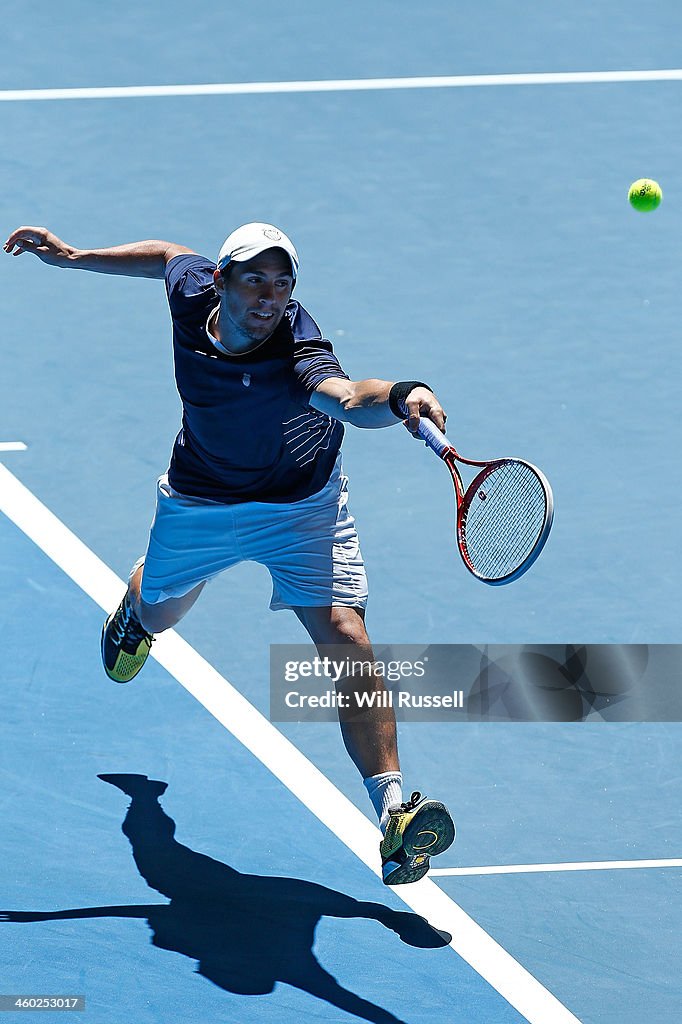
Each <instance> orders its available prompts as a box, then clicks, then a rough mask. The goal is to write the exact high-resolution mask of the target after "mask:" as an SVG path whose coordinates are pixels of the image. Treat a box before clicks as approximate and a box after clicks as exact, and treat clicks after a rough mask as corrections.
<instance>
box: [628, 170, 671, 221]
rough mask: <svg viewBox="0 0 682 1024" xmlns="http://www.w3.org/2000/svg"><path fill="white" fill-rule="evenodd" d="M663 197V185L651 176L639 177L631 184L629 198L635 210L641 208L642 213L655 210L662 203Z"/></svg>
mask: <svg viewBox="0 0 682 1024" xmlns="http://www.w3.org/2000/svg"><path fill="white" fill-rule="evenodd" d="M662 198H663V193H662V191H661V186H660V185H659V184H658V182H657V181H652V180H651V178H638V179H637V181H633V183H632V185H630V191H629V192H628V199H629V200H630V203H631V204H632V206H634V208H635V210H639V211H640V212H641V213H648V211H649V210H655V209H656V207H657V206H659V205H660V202H661V199H662Z"/></svg>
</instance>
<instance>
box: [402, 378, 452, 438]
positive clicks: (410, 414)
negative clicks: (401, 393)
mask: <svg viewBox="0 0 682 1024" xmlns="http://www.w3.org/2000/svg"><path fill="white" fill-rule="evenodd" d="M405 405H406V407H407V419H406V421H405V426H406V427H407V429H408V430H409V431H410V433H411V434H414V433H415V432H416V430H417V429H418V427H419V420H420V418H421V417H422V416H426V417H427V419H430V420H433V422H434V423H435V424H436V426H437V427H438V429H439V430H443V431H444V430H445V421H446V419H447V415H446V413H445V412H444V411H443V407H442V405H441V404H440V402H439V401H438V399H437V398H436V396H435V395H434V394H433V392H431V391H429V390H428V388H422V387H419V388H413V389H412V391H410V393H409V395H408V396H407V398H406V399H405Z"/></svg>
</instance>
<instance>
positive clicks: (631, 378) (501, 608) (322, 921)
mask: <svg viewBox="0 0 682 1024" xmlns="http://www.w3.org/2000/svg"><path fill="white" fill-rule="evenodd" d="M642 18H643V14H642V9H641V6H640V5H636V4H635V3H634V2H632V0H625V2H624V3H618V4H617V3H615V2H611V0H606V2H602V3H599V4H596V5H595V4H588V3H586V2H583V0H579V2H578V3H574V4H572V5H570V7H567V6H566V5H565V4H559V3H555V2H554V0H552V2H549V3H543V4H535V5H531V6H530V7H529V8H523V9H520V8H518V7H516V8H512V6H511V5H508V4H506V3H502V2H492V0H490V2H486V0H484V2H482V3H480V4H477V5H473V6H472V5H464V4H461V3H459V2H453V3H450V4H447V3H444V2H430V0H427V2H426V3H422V4H420V5H416V6H415V5H406V4H403V3H393V2H391V3H389V2H385V0H381V2H379V3H375V4H371V5H366V4H361V3H360V2H358V0H349V2H346V3H344V4H342V5H330V4H326V3H314V2H313V0H303V2H301V3H297V4H294V5H293V6H290V7H282V6H281V5H277V4H274V3H272V2H270V0H266V2H265V3H264V4H260V5H258V6H257V7H252V6H248V5H244V4H223V5H217V6H216V5H214V6H212V7H211V8H196V9H192V8H188V7H187V5H186V4H180V3H178V2H177V0H167V2H166V3H164V4H149V5H139V4H132V3H129V2H128V0H124V2H123V3H121V4H119V5H117V7H116V9H115V10H114V9H111V10H109V9H104V8H100V7H99V6H98V5H92V4H89V3H86V2H85V0H82V2H81V0H65V2H64V3H62V4H61V5H57V6H55V5H52V6H50V5H46V4H38V5H35V4H34V5H28V6H27V5H25V4H20V3H18V2H15V0H8V3H7V4H6V5H5V9H4V11H3V24H4V31H3V34H2V37H1V38H0V57H1V58H2V59H1V60H0V69H1V70H0V123H1V124H2V129H3V139H4V148H3V157H2V169H3V184H4V187H3V189H2V192H1V193H0V210H1V211H2V216H1V218H0V220H1V223H2V228H1V230H2V232H4V234H3V241H4V239H5V238H7V237H8V235H9V234H10V232H11V231H12V230H13V229H14V228H16V227H18V226H19V225H21V224H26V225H45V226H46V227H48V228H49V229H50V230H52V231H54V232H55V233H56V234H57V235H59V236H60V237H61V238H63V239H65V240H67V241H68V242H71V243H73V244H74V245H76V246H82V247H88V248H97V247H106V246H113V245H119V244H123V243H126V242H131V241H136V240H139V239H148V238H152V239H153V238H158V239H167V240H169V241H171V242H175V243H178V244H180V245H184V246H187V247H188V248H190V249H192V250H195V251H196V252H198V253H201V254H202V255H205V256H207V257H209V258H210V259H215V257H216V255H217V253H218V250H219V248H220V245H221V243H222V242H223V240H224V238H225V236H226V235H227V234H228V233H229V232H230V231H231V230H232V229H233V228H235V227H237V226H238V225H239V224H243V223H245V222H247V221H267V222H272V223H274V224H276V225H279V226H281V228H282V229H283V230H284V231H286V232H287V233H288V234H289V235H290V236H291V237H292V239H294V241H295V243H296V246H297V248H298V251H299V254H300V257H301V268H300V276H299V279H298V281H297V283H296V289H295V292H294V297H295V298H297V299H298V300H299V301H300V302H301V303H303V305H304V306H305V308H306V309H308V310H309V311H310V312H311V313H312V315H313V316H314V317H315V319H316V320H317V322H318V323H319V324H320V326H321V329H322V332H323V334H324V336H325V337H326V338H328V339H330V340H331V342H332V343H333V345H334V350H335V352H336V354H337V356H338V358H339V360H340V362H341V364H342V366H343V367H344V369H345V370H346V372H347V373H348V374H349V375H350V376H351V377H352V378H353V379H356V380H359V379H364V378H368V377H380V378H384V379H386V380H396V381H397V380H403V379H408V380H412V379H419V380H422V381H426V382H429V384H430V386H431V387H433V389H434V390H435V392H436V393H437V395H438V398H439V399H440V401H441V402H442V404H443V406H444V408H445V409H446V411H447V413H448V425H447V428H448V429H447V432H448V437H449V438H450V439H451V441H452V443H453V444H455V445H456V446H457V448H458V450H459V451H460V452H461V454H462V455H464V456H468V457H472V458H474V459H476V458H481V459H490V458H495V457H498V456H507V455H512V456H520V457H523V458H525V459H528V460H530V461H531V462H532V463H534V464H536V465H537V466H539V467H541V469H542V471H543V472H544V473H545V474H546V476H547V478H548V479H549V481H550V482H551V485H552V488H553V492H554V502H555V520H554V525H553V529H552V532H551V535H550V536H549V539H548V542H547V545H546V547H545V549H544V550H543V552H542V554H541V555H540V557H539V558H538V560H537V562H536V563H535V564H534V565H533V566H532V568H531V569H530V570H529V571H528V573H527V574H526V575H524V576H523V577H522V578H521V579H519V580H516V581H515V582H513V583H511V584H509V585H508V586H501V587H488V586H485V585H484V584H482V583H481V582H479V581H478V580H476V579H474V578H473V576H472V575H470V574H469V573H467V571H466V569H465V568H464V566H463V564H462V562H461V559H460V558H459V555H458V552H457V548H456V544H455V541H454V529H453V519H454V513H453V508H454V504H453V495H452V487H451V485H450V483H449V481H448V474H447V472H445V471H444V469H443V467H442V466H441V465H439V464H438V460H437V459H436V458H434V456H433V455H432V454H431V453H430V452H429V451H427V450H426V449H425V447H424V445H423V444H421V443H416V442H415V441H414V440H413V439H411V438H410V437H409V436H408V434H407V432H406V431H405V430H404V429H403V427H402V426H400V425H399V424H396V425H395V426H393V427H391V428H390V429H386V430H360V429H357V428H354V427H350V426H349V427H347V428H346V436H345V440H344V445H343V451H344V466H345V469H346V472H347V473H348V475H349V477H350V507H351V509H352V512H353V514H354V516H355V517H356V520H357V525H358V531H359V534H360V539H361V543H362V549H363V554H364V559H365V563H366V566H367V572H368V577H369V589H370V598H369V605H368V611H367V625H368V629H369V633H370V636H371V637H372V638H373V639H374V640H375V642H376V643H378V644H389V645H390V644H412V645H417V646H421V647H422V648H423V649H426V648H432V647H434V648H435V645H446V644H453V645H454V644H457V645H464V644H467V645H476V650H479V651H489V650H490V649H491V648H494V646H495V645H561V646H562V649H563V647H564V646H565V645H599V649H600V651H602V652H603V651H604V650H605V649H606V645H632V646H633V649H634V648H635V647H636V649H637V650H638V651H641V650H644V649H645V647H647V646H648V648H649V659H650V663H653V661H654V660H655V659H652V657H651V652H652V649H653V647H654V645H663V644H665V645H676V644H677V643H678V642H679V641H680V628H679V623H680V606H681V601H680V582H679V581H680V579H681V578H682V546H681V545H680V543H679V536H678V534H679V501H678V495H679V493H680V488H681V486H682V480H681V471H680V460H679V450H680V442H681V440H682V437H681V431H680V417H679V413H678V405H679V400H678V396H679V393H680V384H681V380H680V360H679V351H678V349H679V324H680V322H682V300H681V298H680V296H681V295H682V292H681V290H680V286H679V269H678V268H679V238H680V233H681V228H682V212H681V210H682V206H681V205H680V204H681V199H680V197H681V195H682V189H681V188H680V166H681V165H682V145H681V143H680V140H679V131H678V126H679V124H680V120H681V117H682V70H681V69H680V59H679V46H678V40H679V39H680V38H681V37H682V11H681V10H680V9H679V7H678V5H677V4H675V3H673V2H672V0H668V2H661V3H659V4H655V5H653V7H651V8H649V9H648V13H647V17H646V21H645V22H644V23H643V21H642ZM642 177H649V178H653V179H655V180H656V181H658V182H659V183H660V185H661V187H662V190H663V202H662V204H661V206H660V208H659V209H657V210H655V211H653V212H650V213H641V212H637V211H635V210H633V209H632V208H631V206H630V205H629V203H628V199H627V196H628V188H629V186H630V184H631V183H632V182H633V181H635V180H636V179H639V178H642ZM0 269H1V271H2V295H3V316H2V321H3V328H4V330H3V336H4V343H3V346H2V357H1V363H2V370H1V372H0V394H1V396H2V412H1V414H0V510H1V511H2V513H3V514H2V516H0V551H1V552H2V569H3V586H2V592H1V597H2V611H1V617H2V624H3V626H2V645H1V647H2V652H3V661H2V668H3V672H2V675H3V696H4V700H3V709H4V713H3V724H2V745H1V747H0V785H1V790H0V805H1V806H2V823H3V828H2V831H1V838H0V850H1V854H2V863H3V871H2V875H1V879H0V892H1V895H0V1012H1V1011H4V1010H7V1011H8V1012H22V1011H21V1008H20V1007H19V1006H18V1005H14V1004H12V1005H10V1002H9V1000H8V999H7V998H6V997H10V996H13V997H14V999H15V1000H17V999H19V997H21V996H24V997H34V998H37V997H48V996H49V997H54V998H57V997H62V998H63V997H81V998H82V999H84V1009H82V1008H81V1006H80V1004H79V1005H78V1006H77V1007H75V1008H74V1009H73V1011H72V1012H75V1013H79V1012H81V1013H82V1014H83V1017H84V1019H87V1020H89V1021H92V1022H97V1024H100V1022H101V1024H123V1022H128V1021H132V1020H134V1021H136V1022H138V1024H157V1022H159V1024H160V1022H164V1024H166V1022H168V1021H181V1020H183V1021H184V1020H201V1021H214V1020H215V1021H229V1022H235V1024H236V1022H240V1024H241V1022H243V1021H253V1022H255V1024H261V1022H264V1024H280V1022H290V1021H292V1020H305V1021H308V1020H310V1021H318V1020H319V1021H334V1022H337V1021H338V1022H343V1021H352V1020H354V1019H355V1020H367V1021H372V1022H376V1024H441V1022H444V1021H447V1022H457V1024H460V1022H461V1024H516V1022H523V1021H528V1022H530V1024H576V1022H581V1024H639V1022H641V1021H643V1020H651V1021H657V1022H668V1021H674V1020H675V1019H676V1017H677V1016H678V1015H679V1008H680V1005H682V985H681V982H680V973H679V967H678V959H679V957H678V953H677V948H678V945H679V941H680V937H681V936H680V910H681V907H680V895H679V890H680V878H681V864H682V860H681V858H682V825H681V824H680V815H679V807H680V797H681V793H680V778H682V765H681V760H680V725H679V722H678V721H677V720H676V719H677V718H678V717H679V715H678V714H677V712H676V711H675V710H674V709H673V710H669V709H666V707H665V706H663V705H662V706H660V707H659V708H658V710H657V713H656V715H644V714H637V713H636V712H635V713H633V714H631V715H630V716H629V720H628V715H627V714H624V715H623V716H622V720H621V721H603V720H601V718H600V717H599V715H597V714H593V715H590V716H588V721H583V722H580V721H571V720H564V721H542V720H541V719H542V717H543V716H542V714H538V716H537V719H538V720H535V721H501V720H496V721H485V720H479V721H461V722H452V721H448V722H444V721H436V720H434V721H431V722H416V721H408V722H404V723H401V725H400V728H399V740H400V750H401V762H402V771H403V774H404V777H405V793H406V796H409V794H410V792H411V791H412V790H420V791H421V792H423V793H426V794H428V795H429V796H433V797H434V798H437V799H439V800H443V801H444V802H445V803H446V804H447V805H448V806H449V808H450V809H451V811H452V813H453V816H454V818H455V820H456V823H457V833H458V834H457V839H456V842H455V843H454V845H453V846H451V847H450V849H449V850H448V851H447V852H446V853H444V854H443V855H442V856H441V857H439V858H438V859H437V860H434V869H433V871H432V872H431V874H430V875H429V877H428V879H426V880H424V881H421V882H418V883H415V884H413V885H405V886H399V887H395V888H389V887H386V886H384V885H383V884H382V881H381V877H380V875H381V872H380V858H379V852H378V843H379V839H380V833H379V830H378V828H377V827H376V819H375V815H374V812H373V810H372V807H371V805H370V803H369V801H368V799H367V795H366V793H365V791H364V789H363V786H362V783H361V780H360V777H359V776H358V774H357V772H356V770H355V768H354V767H353V765H352V763H351V761H350V760H349V758H348V757H347V755H346V753H345V751H344V749H343V744H342V741H341V738H340V735H339V729H338V725H337V724H335V723H319V722H318V723H315V722H300V723H295V722H290V723H282V722H271V721H270V719H269V710H270V703H269V700H270V686H269V682H270V646H271V645H273V644H288V643H292V644H302V643H305V642H306V641H307V636H306V634H305V633H304V631H303V630H302V627H301V626H300V624H299V623H298V622H297V620H296V618H295V617H294V616H293V615H292V614H291V613H290V612H284V613H282V614H271V613H270V611H269V610H268V601H269V598H270V579H269V576H268V573H267V571H266V570H265V569H264V568H262V567H260V566H258V565H255V564H248V565H241V566H239V567H237V568H235V569H233V570H230V571H229V572H228V573H226V574H224V575H222V576H221V577H219V578H218V579H216V580H215V581H213V582H211V583H210V585H209V586H208V587H207V588H206V591H205V593H204V594H203V595H202V596H201V598H200V600H199V601H198V603H197V605H196V607H195V608H193V609H192V611H191V612H190V613H189V615H188V616H187V618H185V619H184V620H183V621H182V622H181V624H180V625H179V626H178V628H177V630H175V631H170V632H168V633H165V634H163V635H162V636H161V637H160V638H159V639H158V640H157V641H156V642H155V644H154V647H153V655H154V657H153V658H150V660H149V663H148V664H147V665H146V666H145V668H144V671H143V673H142V674H141V675H140V676H139V677H138V678H136V679H135V680H134V681H132V682H131V683H129V684H127V685H123V686H121V685H117V684H115V683H113V682H111V681H110V680H108V679H107V678H106V676H105V674H104V671H103V669H102V665H101V661H100V650H99V637H100V630H101V627H102V622H103V620H104V617H105V615H106V614H108V613H109V612H111V611H112V610H113V609H114V608H115V607H116V605H117V603H118V601H119V600H120V598H121V596H122V594H123V591H124V581H125V579H126V577H127V574H128V572H129V569H130V566H131V565H132V563H133V562H134V560H135V559H136V558H137V557H138V556H139V555H141V554H142V553H143V552H144V550H145V545H146V541H147V536H148V531H149V525H150V521H151V518H152V515H153V511H154V500H155V487H156V480H157V477H158V476H159V475H160V474H162V473H163V472H164V471H165V470H166V468H167V465H168V458H169V454H170V450H171V446H172V442H173V439H174V437H175V434H176V433H177V430H178V427H179V420H180V402H179V399H178V396H177V392H176V390H175V386H174V380H173V366H172V351H171V337H170V319H169V315H168V306H167V302H166V297H165V292H164V287H163V282H161V281H155V280H139V279H131V278H127V277H117V276H106V275H102V274H90V273H78V272H76V271H70V272H64V271H63V270H59V269H55V268H53V267H49V266H46V265H43V264H42V263H41V262H40V261H39V260H38V259H36V258H35V257H34V256H33V255H31V254H24V255H22V256H20V257H19V258H13V257H10V256H8V255H6V254H5V253H3V252H0ZM240 429H248V424H247V425H244V426H242V427H240ZM671 649H672V648H671ZM673 655H674V651H673ZM679 660H680V659H679V658H678V659H677V662H675V658H674V656H672V660H671V662H670V663H671V664H676V663H679ZM470 682H471V680H470V679H468V678H462V679H459V678H458V679H456V680H455V681H454V684H453V685H457V686H467V685H468V684H469V683H470ZM611 683H612V680H609V682H608V686H610V685H611ZM604 686H607V684H606V683H604ZM608 686H607V688H608ZM609 692H615V691H609ZM624 706H627V705H624ZM482 717H484V716H482ZM559 717H561V716H559ZM563 717H564V718H565V719H570V717H571V715H570V714H568V713H567V714H565V715H564V716H563ZM604 717H608V716H604ZM645 718H646V719H647V720H645ZM145 780H152V781H145ZM3 999H4V1002H3ZM36 1012H37V1009H36ZM42 1012H44V1013H45V1014H47V1015H48V1016H51V1015H54V1014H55V1013H57V1012H64V1009H63V1008H57V1007H56V1006H54V1005H53V1006H52V1007H50V1006H48V1007H47V1008H44V1009H43V1010H42Z"/></svg>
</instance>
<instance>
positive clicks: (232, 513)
mask: <svg viewBox="0 0 682 1024" xmlns="http://www.w3.org/2000/svg"><path fill="white" fill-rule="evenodd" d="M142 561H144V570H143V573H142V586H141V596H142V600H143V601H144V602H145V603H147V604H158V603H159V602H160V601H165V600H167V599H168V598H174V597H182V596H184V595H185V594H187V593H188V592H189V591H190V590H192V589H193V588H194V587H196V586H197V585H198V584H199V583H202V582H203V581H205V580H210V579H212V578H213V577H214V576H217V575H218V573H221V572H223V570H224V569H229V568H231V567H232V566H233V565H237V564H238V563H239V562H245V561H248V562H259V563H260V564H261V565H265V566H267V568H268V570H269V571H270V575H271V577H272V598H271V601H270V607H271V608H272V609H273V611H277V610H279V609H280V608H295V607H307V608H311V607H313V608H315V607H330V606H332V605H344V606H346V607H351V608H364V607H365V605H366V604H367V577H366V575H365V566H364V563H363V560H362V554H361V552H360V544H359V541H358V535H357V533H356V530H355V520H354V519H353V516H352V515H351V514H350V512H349V510H348V477H346V476H344V474H343V469H342V465H341V456H340V455H339V456H338V458H337V460H336V465H335V466H334V470H333V471H332V475H331V477H330V479H329V482H328V483H327V484H326V485H325V486H324V487H323V488H322V490H321V491H318V493H317V494H313V495H312V496H311V497H310V498H304V499H303V500H302V501H297V502H294V503H291V504H271V503H268V502H260V501H249V502H243V503H242V504H238V505H225V504H222V503H221V502H216V501H209V500H207V499H204V498H193V497H188V496H187V495H183V494H178V492H177V491H174V490H173V488H172V487H170V485H169V483H168V477H167V476H165V475H164V476H162V477H160V478H159V481H158V485H157V501H156V513H155V515H154V520H153V522H152V526H151V530H150V534H149V544H148V547H147V553H146V555H145V556H144V559H140V560H139V561H138V562H137V563H136V565H139V564H140V563H141V562H142ZM133 571H134V570H133Z"/></svg>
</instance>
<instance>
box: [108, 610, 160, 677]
mask: <svg viewBox="0 0 682 1024" xmlns="http://www.w3.org/2000/svg"><path fill="white" fill-rule="evenodd" d="M153 639H154V637H153V636H152V634H151V633H148V632H147V631H146V629H145V628H144V626H143V625H142V624H141V622H140V621H139V620H138V619H137V618H136V617H135V613H134V612H133V609H132V606H131V604H130V602H129V601H128V595H127V594H126V595H125V597H124V598H123V600H122V601H121V603H120V605H119V606H118V608H117V609H116V611H115V612H113V613H112V614H111V615H110V616H109V618H108V619H107V621H106V622H105V623H104V626H103V627H102V663H103V664H104V671H105V672H106V674H107V675H108V676H109V678H110V679H113V680H114V682H116V683H128V682H130V680H131V679H133V678H134V676H136V675H137V673H138V672H139V671H140V669H141V668H142V666H143V665H144V663H145V661H146V660H147V657H148V656H149V651H150V649H151V646H152V641H153Z"/></svg>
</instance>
